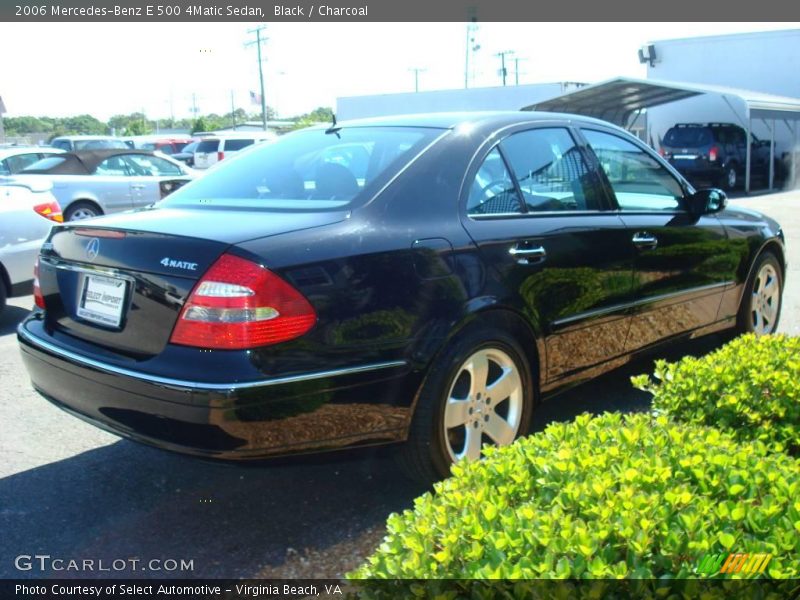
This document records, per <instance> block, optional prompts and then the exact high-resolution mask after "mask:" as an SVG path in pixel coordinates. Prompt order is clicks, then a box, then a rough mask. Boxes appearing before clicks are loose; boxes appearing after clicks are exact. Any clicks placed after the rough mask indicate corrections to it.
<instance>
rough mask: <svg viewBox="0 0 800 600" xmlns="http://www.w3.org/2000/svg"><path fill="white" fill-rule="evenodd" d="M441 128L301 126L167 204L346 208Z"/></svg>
mask: <svg viewBox="0 0 800 600" xmlns="http://www.w3.org/2000/svg"><path fill="white" fill-rule="evenodd" d="M442 133H443V131H442V130H440V129H434V128H417V127H352V128H347V127H345V128H341V129H337V130H336V131H331V132H330V133H326V131H325V130H324V129H308V130H304V131H298V132H295V133H291V134H288V135H285V136H283V137H281V138H279V139H278V140H276V141H275V142H272V143H269V144H258V145H257V147H256V148H254V149H253V150H252V151H249V152H246V153H243V154H242V155H241V156H239V157H236V158H234V159H232V160H231V161H230V162H228V161H226V164H224V165H222V166H221V167H220V168H219V169H214V170H213V171H211V172H209V173H208V174H206V175H204V176H203V177H202V178H200V179H198V180H196V181H195V182H193V183H191V184H189V185H188V186H186V187H184V188H181V189H180V190H178V192H175V193H174V194H172V195H170V197H169V199H168V200H169V201H168V203H167V204H168V205H175V204H182V205H185V204H199V203H201V202H202V203H204V204H205V203H208V202H209V201H210V200H211V201H215V202H217V203H218V204H219V203H221V204H226V203H227V204H232V205H238V204H241V203H243V202H244V203H248V204H249V203H253V202H258V203H260V204H262V205H264V206H269V207H276V208H287V209H293V208H297V209H320V208H328V207H329V208H338V207H342V206H346V205H348V204H350V203H351V202H353V201H356V200H357V199H359V198H360V197H361V195H362V193H363V194H364V196H365V197H367V196H368V194H369V192H370V191H375V192H377V191H378V190H379V189H380V187H379V186H380V185H381V183H382V182H386V181H387V180H388V179H389V178H390V177H391V176H392V175H394V174H396V173H397V172H399V171H400V170H401V169H402V168H403V167H404V166H405V165H406V164H408V162H409V161H410V160H411V159H412V158H413V157H414V156H416V155H417V153H418V152H419V151H421V150H422V149H423V148H424V147H425V146H426V145H427V144H429V143H430V142H432V141H433V140H434V139H435V138H436V137H438V136H439V135H441V134H442ZM200 145H201V146H202V145H203V143H202V142H201V144H200ZM198 151H202V150H201V149H200V148H198ZM220 201H221V202H220ZM226 201H227V202H226Z"/></svg>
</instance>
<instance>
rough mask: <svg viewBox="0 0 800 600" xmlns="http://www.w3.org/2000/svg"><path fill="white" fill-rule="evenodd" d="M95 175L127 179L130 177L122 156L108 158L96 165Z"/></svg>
mask: <svg viewBox="0 0 800 600" xmlns="http://www.w3.org/2000/svg"><path fill="white" fill-rule="evenodd" d="M94 173H95V175H106V176H110V177H127V176H128V175H130V172H129V171H128V165H127V164H126V163H125V157H124V156H110V157H108V158H107V159H105V160H104V161H103V162H101V163H100V164H99V165H97V169H95V171H94Z"/></svg>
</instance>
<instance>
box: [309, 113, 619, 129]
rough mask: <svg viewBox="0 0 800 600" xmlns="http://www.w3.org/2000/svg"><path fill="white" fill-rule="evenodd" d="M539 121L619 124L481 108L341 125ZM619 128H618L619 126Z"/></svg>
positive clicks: (435, 125) (442, 126) (449, 126)
mask: <svg viewBox="0 0 800 600" xmlns="http://www.w3.org/2000/svg"><path fill="white" fill-rule="evenodd" d="M538 121H576V122H582V123H594V124H597V125H605V126H611V127H615V128H617V127H616V126H614V125H611V123H608V122H606V121H601V120H599V119H593V118H591V117H585V116H583V115H573V114H567V113H557V112H539V111H521V110H519V111H479V112H443V113H422V114H413V115H395V116H387V117H370V118H366V119H353V120H345V121H339V122H338V123H337V124H336V126H337V127H431V128H436V129H454V128H456V127H458V126H463V125H481V126H487V127H492V126H497V127H498V128H499V127H504V126H508V125H514V124H517V123H520V124H524V123H533V122H538ZM330 126H331V124H320V125H319V126H318V127H319V128H326V127H330ZM617 129H618V128H617Z"/></svg>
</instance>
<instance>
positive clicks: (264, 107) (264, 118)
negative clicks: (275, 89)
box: [245, 25, 269, 131]
mask: <svg viewBox="0 0 800 600" xmlns="http://www.w3.org/2000/svg"><path fill="white" fill-rule="evenodd" d="M266 28H267V26H266V25H260V26H258V27H256V28H255V29H249V30H248V31H247V33H250V34H253V33H255V34H256V39H255V40H254V41H252V42H247V43H246V44H245V47H247V46H252V45H253V44H255V46H256V49H257V51H258V80H259V83H260V85H261V123H262V125H263V127H264V131H266V130H267V98H266V96H264V66H263V64H262V62H263V61H262V59H261V45H262V44H264V43H265V42H266V41H267V40H268V39H269V38H266V37H262V36H261V32H262V31H264V30H265V29H266Z"/></svg>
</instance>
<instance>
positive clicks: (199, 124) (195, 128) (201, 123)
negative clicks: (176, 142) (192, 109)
mask: <svg viewBox="0 0 800 600" xmlns="http://www.w3.org/2000/svg"><path fill="white" fill-rule="evenodd" d="M208 130H209V129H208V123H206V120H205V119H204V118H203V117H200V118H199V119H197V120H196V121H195V122H194V125H192V135H194V134H196V133H198V132H200V131H208Z"/></svg>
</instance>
